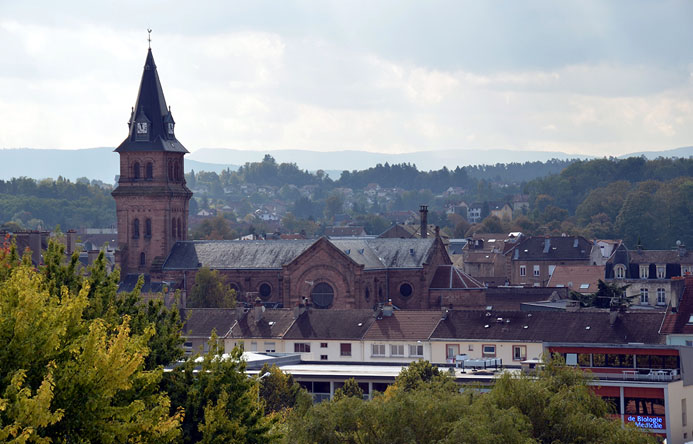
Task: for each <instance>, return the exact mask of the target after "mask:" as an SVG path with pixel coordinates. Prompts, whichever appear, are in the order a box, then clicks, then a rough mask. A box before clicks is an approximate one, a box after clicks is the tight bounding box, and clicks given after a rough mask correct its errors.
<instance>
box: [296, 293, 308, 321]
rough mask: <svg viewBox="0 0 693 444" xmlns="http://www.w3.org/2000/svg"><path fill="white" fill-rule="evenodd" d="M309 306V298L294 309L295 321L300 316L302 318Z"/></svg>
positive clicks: (304, 299)
mask: <svg viewBox="0 0 693 444" xmlns="http://www.w3.org/2000/svg"><path fill="white" fill-rule="evenodd" d="M307 305H308V298H303V299H302V300H301V301H300V302H299V303H298V304H297V305H296V306H295V307H294V319H298V318H299V316H301V315H302V314H303V313H305V312H306V308H307Z"/></svg>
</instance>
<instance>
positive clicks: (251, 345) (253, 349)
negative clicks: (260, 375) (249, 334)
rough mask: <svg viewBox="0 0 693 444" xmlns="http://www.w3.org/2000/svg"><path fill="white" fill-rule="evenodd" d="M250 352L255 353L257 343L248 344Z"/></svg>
mask: <svg viewBox="0 0 693 444" xmlns="http://www.w3.org/2000/svg"><path fill="white" fill-rule="evenodd" d="M250 351H253V352H256V351H257V342H251V343H250Z"/></svg>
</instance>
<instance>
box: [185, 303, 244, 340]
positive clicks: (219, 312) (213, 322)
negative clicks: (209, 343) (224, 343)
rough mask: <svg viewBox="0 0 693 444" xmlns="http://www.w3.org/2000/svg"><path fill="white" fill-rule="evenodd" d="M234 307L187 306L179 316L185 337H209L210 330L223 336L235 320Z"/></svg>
mask: <svg viewBox="0 0 693 444" xmlns="http://www.w3.org/2000/svg"><path fill="white" fill-rule="evenodd" d="M235 314H236V309H235V308H187V309H185V310H182V313H181V317H182V318H183V321H184V322H185V325H184V326H183V334H184V335H185V336H186V337H200V338H209V337H210V336H211V334H212V331H216V334H217V336H218V337H220V338H221V337H224V335H226V334H227V333H228V332H229V330H230V329H231V326H232V325H233V323H234V322H235V321H236V316H235Z"/></svg>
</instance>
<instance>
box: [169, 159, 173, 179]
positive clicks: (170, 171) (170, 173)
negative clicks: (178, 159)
mask: <svg viewBox="0 0 693 444" xmlns="http://www.w3.org/2000/svg"><path fill="white" fill-rule="evenodd" d="M168 180H173V162H171V161H169V162H168Z"/></svg>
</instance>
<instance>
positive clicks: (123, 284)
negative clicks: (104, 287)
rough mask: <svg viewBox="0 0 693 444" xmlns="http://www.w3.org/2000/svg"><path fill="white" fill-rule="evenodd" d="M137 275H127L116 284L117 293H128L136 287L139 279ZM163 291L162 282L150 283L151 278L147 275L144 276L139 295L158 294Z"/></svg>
mask: <svg viewBox="0 0 693 444" xmlns="http://www.w3.org/2000/svg"><path fill="white" fill-rule="evenodd" d="M139 277H140V275H139V274H128V275H126V276H125V277H124V278H123V279H122V280H121V281H120V284H118V293H120V292H130V291H133V290H134V289H135V287H136V286H137V280H138V279H139ZM162 291H164V283H163V282H156V281H154V282H152V277H151V276H150V275H148V274H145V275H144V285H143V286H142V289H141V290H140V292H141V293H160V292H162Z"/></svg>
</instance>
